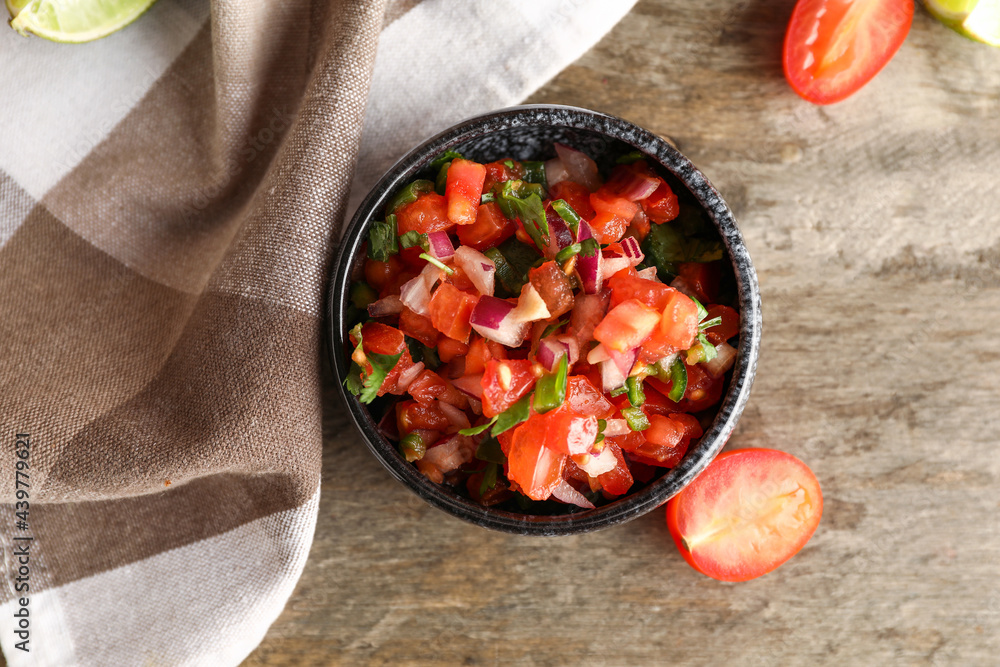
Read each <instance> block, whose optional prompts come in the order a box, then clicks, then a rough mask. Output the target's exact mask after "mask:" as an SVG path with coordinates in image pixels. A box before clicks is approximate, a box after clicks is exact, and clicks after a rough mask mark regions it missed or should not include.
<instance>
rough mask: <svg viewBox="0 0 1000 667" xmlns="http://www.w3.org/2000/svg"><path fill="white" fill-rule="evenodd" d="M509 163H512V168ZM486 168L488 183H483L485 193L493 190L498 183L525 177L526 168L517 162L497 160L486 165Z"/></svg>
mask: <svg viewBox="0 0 1000 667" xmlns="http://www.w3.org/2000/svg"><path fill="white" fill-rule="evenodd" d="M507 163H510V166H508V164H507ZM485 167H486V181H485V182H484V183H483V192H487V191H488V190H492V189H493V186H494V185H496V184H497V183H503V182H504V181H514V180H517V179H519V178H521V177H522V176H524V166H523V165H522V164H521V163H520V162H518V161H517V160H510V159H507V160H497V161H496V162H490V163H488V164H486V165H485Z"/></svg>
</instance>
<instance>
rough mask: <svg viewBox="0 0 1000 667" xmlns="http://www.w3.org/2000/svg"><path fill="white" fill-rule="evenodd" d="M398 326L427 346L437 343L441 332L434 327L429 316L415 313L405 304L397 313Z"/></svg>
mask: <svg viewBox="0 0 1000 667" xmlns="http://www.w3.org/2000/svg"><path fill="white" fill-rule="evenodd" d="M399 328H400V330H401V331H402V332H403V333H405V334H406V335H407V336H409V337H410V338H416V339H417V340H419V341H420V342H421V343H423V344H424V345H426V346H427V347H434V346H435V345H437V342H438V338H440V337H441V334H440V333H439V332H438V330H437V329H435V328H434V323H433V322H431V320H430V318H427V317H424V316H423V315H420V314H419V313H415V312H413V311H412V310H410V309H409V308H407V307H406V306H403V311H402V312H401V313H400V314H399Z"/></svg>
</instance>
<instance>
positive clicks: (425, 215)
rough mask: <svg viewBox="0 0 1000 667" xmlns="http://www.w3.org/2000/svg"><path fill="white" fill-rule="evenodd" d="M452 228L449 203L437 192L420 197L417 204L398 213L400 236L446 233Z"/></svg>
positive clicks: (397, 222)
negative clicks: (416, 233)
mask: <svg viewBox="0 0 1000 667" xmlns="http://www.w3.org/2000/svg"><path fill="white" fill-rule="evenodd" d="M451 226H452V222H451V220H449V219H448V202H447V200H446V199H445V198H444V197H442V196H441V195H439V194H438V193H436V192H428V193H427V194H425V195H420V197H418V198H417V200H416V201H415V202H411V203H409V204H407V205H406V206H404V207H403V208H401V209H399V210H398V211H396V229H397V230H398V231H399V235H400V236H402V235H403V234H405V233H406V232H410V231H414V232H420V233H421V234H429V233H430V232H444V231H448V230H449V229H451ZM420 252H423V251H422V250H421V251H418V252H417V254H420Z"/></svg>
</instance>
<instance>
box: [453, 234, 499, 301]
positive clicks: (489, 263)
mask: <svg viewBox="0 0 1000 667" xmlns="http://www.w3.org/2000/svg"><path fill="white" fill-rule="evenodd" d="M455 265H456V266H458V267H459V268H461V269H462V271H464V272H465V275H467V276H468V277H469V280H471V281H472V284H473V285H474V286H475V288H476V290H478V292H479V293H480V294H485V295H486V296H493V289H494V284H495V277H496V270H497V267H496V265H495V264H493V260H491V259H490V258H489V257H487V256H486V255H484V254H483V253H481V252H479V251H478V250H476V249H475V248H470V247H469V246H465V245H463V246H459V247H458V250H456V251H455Z"/></svg>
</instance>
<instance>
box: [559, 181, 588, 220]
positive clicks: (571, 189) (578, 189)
mask: <svg viewBox="0 0 1000 667" xmlns="http://www.w3.org/2000/svg"><path fill="white" fill-rule="evenodd" d="M549 198H550V199H551V200H552V201H555V200H556V199H562V200H563V201H565V202H566V203H567V204H569V205H570V207H572V209H573V210H574V211H576V213H577V215H579V216H580V217H581V218H583V219H584V220H592V219H593V217H594V207H593V206H591V205H590V190H588V189H587V186H586V185H583V184H582V183H576V182H575V181H559V182H558V183H556V184H555V185H553V186H552V187H551V188H549Z"/></svg>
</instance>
